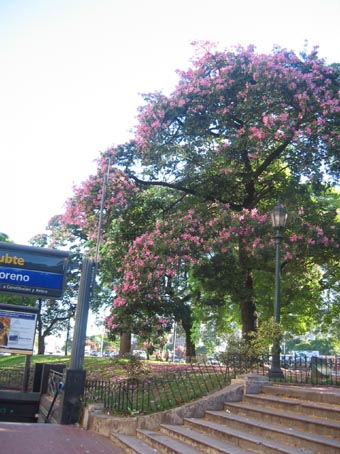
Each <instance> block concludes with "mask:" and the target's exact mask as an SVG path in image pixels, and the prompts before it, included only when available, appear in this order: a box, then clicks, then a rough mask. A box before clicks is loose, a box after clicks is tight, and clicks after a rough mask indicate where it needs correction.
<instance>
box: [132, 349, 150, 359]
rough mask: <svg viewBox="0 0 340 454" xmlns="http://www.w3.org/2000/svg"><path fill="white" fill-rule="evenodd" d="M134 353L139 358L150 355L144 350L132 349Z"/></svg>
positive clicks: (145, 357)
mask: <svg viewBox="0 0 340 454" xmlns="http://www.w3.org/2000/svg"><path fill="white" fill-rule="evenodd" d="M132 355H133V356H136V357H137V358H139V359H148V355H147V354H146V352H145V351H144V350H132Z"/></svg>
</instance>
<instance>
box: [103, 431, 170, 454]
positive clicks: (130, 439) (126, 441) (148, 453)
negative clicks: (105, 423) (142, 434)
mask: <svg viewBox="0 0 340 454" xmlns="http://www.w3.org/2000/svg"><path fill="white" fill-rule="evenodd" d="M111 439H112V440H113V441H114V442H116V443H118V444H119V446H121V447H122V448H123V449H124V453H126V454H162V451H159V450H158V449H155V448H152V447H151V446H150V445H148V444H146V443H144V442H143V441H142V440H141V439H140V438H137V436H134V435H124V434H119V433H115V434H114V435H111Z"/></svg>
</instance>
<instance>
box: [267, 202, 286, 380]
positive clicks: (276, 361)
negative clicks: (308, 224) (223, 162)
mask: <svg viewBox="0 0 340 454" xmlns="http://www.w3.org/2000/svg"><path fill="white" fill-rule="evenodd" d="M287 217H288V214H287V210H286V208H285V207H284V206H283V205H281V203H280V202H278V204H277V205H276V207H274V209H273V211H272V212H271V221H272V226H273V229H274V230H275V246H276V260H275V299H274V320H275V323H277V325H280V302H281V301H280V298H281V294H280V279H281V244H282V239H283V231H284V229H285V227H286V222H287ZM269 377H271V378H283V373H282V370H281V366H280V342H279V340H278V339H274V343H273V348H272V364H271V368H270V371H269Z"/></svg>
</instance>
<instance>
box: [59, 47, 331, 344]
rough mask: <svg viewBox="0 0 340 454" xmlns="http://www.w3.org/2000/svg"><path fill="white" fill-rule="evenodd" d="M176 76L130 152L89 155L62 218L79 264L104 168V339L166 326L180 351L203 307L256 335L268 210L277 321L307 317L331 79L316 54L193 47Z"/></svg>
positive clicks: (267, 265) (326, 203) (269, 291)
mask: <svg viewBox="0 0 340 454" xmlns="http://www.w3.org/2000/svg"><path fill="white" fill-rule="evenodd" d="M178 74H179V83H178V85H177V87H176V89H175V90H174V92H173V93H171V94H170V95H169V96H166V95H164V94H162V93H153V94H149V95H147V96H145V104H144V106H143V107H141V109H140V112H139V117H138V124H137V127H136V130H135V138H134V140H132V141H131V142H130V143H128V144H124V145H121V146H119V147H116V148H114V149H110V150H108V151H107V152H105V153H103V154H102V156H101V158H100V160H99V162H98V164H99V166H98V173H97V175H96V176H94V177H91V178H90V179H89V180H88V181H87V182H85V183H84V185H82V186H81V187H80V188H75V192H74V197H73V198H72V199H71V200H70V201H69V202H68V205H67V210H66V213H65V216H64V217H63V223H64V225H65V226H66V228H67V229H68V228H71V230H72V232H73V234H75V235H78V236H79V237H84V238H85V239H86V244H87V247H88V248H89V249H90V250H91V248H92V250H93V249H94V245H95V240H96V238H97V234H98V232H97V227H98V209H99V204H100V200H101V190H102V189H101V188H102V181H103V174H104V173H105V163H106V162H107V158H108V157H109V158H110V160H111V166H112V169H111V173H110V178H109V184H108V190H107V197H106V200H105V216H104V223H103V231H102V242H101V257H100V269H101V273H102V276H103V280H104V281H105V282H106V283H108V284H109V283H111V284H112V285H114V298H113V310H112V316H111V317H109V318H108V320H107V322H106V323H107V327H108V328H109V329H110V330H111V332H112V333H113V334H114V333H120V334H122V333H123V332H126V330H127V329H130V330H131V331H133V332H140V333H142V332H143V326H142V325H143V323H146V325H147V326H148V330H150V329H154V327H155V326H157V323H158V322H157V321H158V320H159V319H160V318H164V319H166V320H168V321H169V323H170V321H171V320H173V319H175V320H177V321H181V322H182V324H183V327H184V328H185V331H186V333H187V334H188V336H189V337H190V331H192V326H193V322H194V321H195V320H194V319H195V309H196V308H198V307H199V306H200V305H201V306H202V305H203V306H204V305H205V306H206V307H209V309H208V310H207V311H206V312H207V313H208V312H211V310H210V309H211V308H213V307H215V308H221V307H222V306H224V307H225V308H227V309H228V308H229V309H230V308H233V311H234V310H235V308H238V309H239V314H240V317H239V320H240V323H241V326H242V331H243V333H244V334H245V335H246V334H247V333H249V332H250V331H254V330H256V328H257V324H258V318H259V314H260V316H262V317H263V318H268V316H269V314H270V313H271V312H272V299H273V298H272V295H273V281H274V278H273V276H274V248H273V245H274V242H273V232H272V229H271V226H270V223H269V216H268V213H269V212H270V210H271V209H272V208H273V206H274V205H275V204H276V202H277V200H278V198H280V199H281V200H282V201H283V203H284V204H285V205H286V207H287V209H288V212H289V219H288V225H287V229H286V232H285V238H284V244H283V264H282V270H283V275H282V280H283V289H284V288H285V286H286V287H287V290H288V289H289V288H291V289H295V290H296V291H295V292H294V294H290V295H289V299H288V298H287V300H286V301H285V296H284V295H283V306H284V307H285V305H286V307H287V314H288V313H289V310H290V309H289V307H291V308H292V307H293V306H292V305H295V306H294V310H296V309H297V307H298V306H299V307H300V306H301V305H302V304H301V302H302V299H303V298H309V299H310V298H312V297H313V301H314V302H315V304H313V306H314V307H320V306H321V305H322V301H321V300H322V298H321V296H320V295H321V294H322V291H323V287H322V285H321V284H320V285H316V284H315V287H313V291H311V290H308V288H311V286H312V285H311V284H312V283H315V281H316V280H317V281H318V282H319V281H321V275H322V273H323V272H324V270H327V269H328V267H329V266H330V264H331V263H332V260H334V257H336V255H337V254H338V238H339V222H338V218H337V212H336V203H333V202H334V201H335V200H338V199H337V195H336V193H335V192H334V190H332V188H331V187H332V185H334V184H336V183H337V182H338V178H339V170H340V167H339V166H340V164H339V162H340V160H339V150H340V147H339V145H340V129H339V124H340V121H339V120H340V101H339V88H340V85H339V75H340V72H339V67H338V65H327V64H326V63H325V61H323V60H322V59H320V58H319V57H318V53H317V50H313V51H311V52H310V53H304V54H302V55H300V56H298V55H296V54H295V53H293V52H291V51H287V50H284V49H275V50H274V51H273V52H272V53H271V54H269V55H264V54H258V53H256V52H255V50H254V48H252V47H249V48H247V49H244V48H235V49H232V50H218V49H217V48H215V47H214V46H212V45H210V44H205V45H203V46H202V45H200V46H197V55H196V57H195V58H194V59H193V61H192V65H191V67H190V68H189V69H188V70H187V71H179V72H178ZM332 270H334V267H332ZM318 273H319V274H318ZM301 282H308V285H304V293H303V292H301V291H300V287H301ZM288 283H289V285H288ZM309 284H310V285H309ZM283 293H284V292H283ZM268 295H270V296H268ZM316 295H318V296H316ZM284 307H283V309H284ZM197 313H198V312H196V314H197ZM200 313H201V314H202V312H200ZM146 325H145V326H146ZM187 341H188V339H187Z"/></svg>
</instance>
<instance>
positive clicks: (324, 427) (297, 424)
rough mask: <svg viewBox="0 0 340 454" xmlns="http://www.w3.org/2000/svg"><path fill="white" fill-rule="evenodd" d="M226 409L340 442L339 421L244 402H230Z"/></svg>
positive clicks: (233, 412)
mask: <svg viewBox="0 0 340 454" xmlns="http://www.w3.org/2000/svg"><path fill="white" fill-rule="evenodd" d="M225 409H227V410H228V411H230V413H232V414H238V415H243V416H247V417H250V418H255V419H260V420H261V421H270V422H271V423H272V424H278V425H281V426H282V425H285V426H287V425H288V426H289V427H294V428H295V429H298V430H304V431H307V432H311V433H316V434H318V435H324V436H328V437H333V438H338V439H339V440H340V423H339V422H337V421H330V420H329V419H322V418H317V417H313V416H305V415H300V414H297V413H292V412H289V411H283V410H275V409H270V408H260V407H258V406H257V405H250V404H246V403H243V402H241V403H237V402H228V403H226V404H225Z"/></svg>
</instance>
